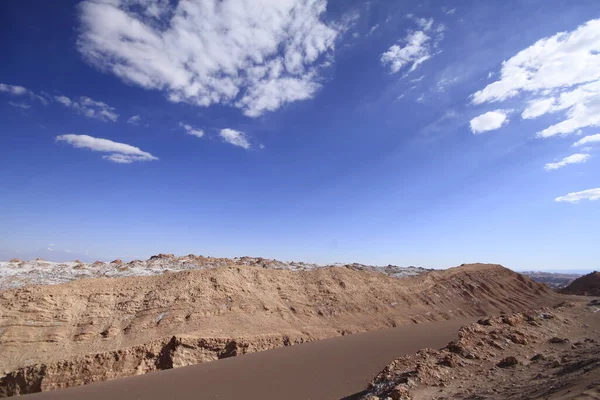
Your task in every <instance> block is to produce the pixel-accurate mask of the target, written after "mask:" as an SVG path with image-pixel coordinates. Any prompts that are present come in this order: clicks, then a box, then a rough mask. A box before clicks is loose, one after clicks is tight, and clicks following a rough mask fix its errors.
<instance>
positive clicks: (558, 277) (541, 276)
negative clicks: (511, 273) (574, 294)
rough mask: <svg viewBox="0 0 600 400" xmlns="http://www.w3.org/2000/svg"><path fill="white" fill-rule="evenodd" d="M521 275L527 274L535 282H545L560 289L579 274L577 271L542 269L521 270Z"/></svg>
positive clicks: (553, 287)
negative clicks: (549, 270)
mask: <svg viewBox="0 0 600 400" xmlns="http://www.w3.org/2000/svg"><path fill="white" fill-rule="evenodd" d="M521 274H522V275H525V276H528V277H529V278H531V279H533V280H534V281H536V282H540V283H545V284H546V285H548V286H549V287H551V288H552V289H560V288H564V287H565V286H567V285H569V284H570V283H571V282H573V281H574V280H575V279H577V278H579V277H580V276H581V274H577V273H566V274H565V273H557V272H542V271H523V272H521Z"/></svg>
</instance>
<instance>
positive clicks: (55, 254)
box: [0, 247, 98, 262]
mask: <svg viewBox="0 0 600 400" xmlns="http://www.w3.org/2000/svg"><path fill="white" fill-rule="evenodd" d="M13 258H18V259H19V260H23V261H29V260H35V259H36V258H41V259H43V260H46V261H52V262H68V261H75V260H79V261H83V262H94V261H96V260H98V259H97V258H94V257H90V256H89V255H85V254H81V253H74V252H71V251H68V250H61V249H55V248H53V247H47V248H45V249H39V250H37V251H33V252H29V253H16V252H11V251H2V252H0V261H9V260H12V259H13Z"/></svg>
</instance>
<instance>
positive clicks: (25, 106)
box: [8, 101, 31, 110]
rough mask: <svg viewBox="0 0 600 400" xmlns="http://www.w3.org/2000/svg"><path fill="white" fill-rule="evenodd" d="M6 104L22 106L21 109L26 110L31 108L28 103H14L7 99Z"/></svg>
mask: <svg viewBox="0 0 600 400" xmlns="http://www.w3.org/2000/svg"><path fill="white" fill-rule="evenodd" d="M8 104H10V105H11V106H13V107H19V108H22V109H23V110H27V109H28V108H31V106H30V105H29V104H25V103H15V102H14V101H9V102H8Z"/></svg>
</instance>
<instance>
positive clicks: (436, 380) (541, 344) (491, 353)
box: [361, 304, 600, 400]
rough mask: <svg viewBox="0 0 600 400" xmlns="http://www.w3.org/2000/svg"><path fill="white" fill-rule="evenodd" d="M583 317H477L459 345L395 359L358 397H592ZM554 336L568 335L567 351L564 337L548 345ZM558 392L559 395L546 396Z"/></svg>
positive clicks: (595, 349)
mask: <svg viewBox="0 0 600 400" xmlns="http://www.w3.org/2000/svg"><path fill="white" fill-rule="evenodd" d="M586 314H589V311H587V310H586V309H585V308H584V307H583V305H582V304H579V305H578V307H577V309H572V308H571V309H567V308H565V307H564V306H560V307H557V308H553V309H549V308H544V309H539V310H531V311H527V312H521V313H516V314H512V315H508V316H501V317H491V318H485V319H481V320H479V321H478V322H477V323H474V324H471V325H467V326H465V327H463V328H462V329H461V330H460V331H459V340H458V341H455V342H451V343H449V344H448V346H446V347H445V348H443V349H441V350H434V349H423V350H420V351H419V352H417V353H415V354H411V355H407V356H404V357H400V358H398V359H396V360H394V361H393V362H392V363H391V364H389V365H388V366H387V367H385V368H384V369H383V370H382V371H381V372H380V373H379V374H378V375H377V376H376V377H375V379H373V380H372V381H371V383H370V384H369V387H368V388H367V390H366V391H365V392H364V393H363V395H362V397H361V398H363V399H367V400H378V399H390V398H391V399H405V400H408V399H421V398H433V397H437V396H440V398H452V399H480V398H486V399H497V400H500V399H525V398H526V399H534V398H535V399H537V398H557V399H558V398H576V393H578V391H579V392H583V391H585V390H587V389H590V388H593V387H596V391H593V390H592V391H590V393H591V392H594V393H598V389H600V382H599V381H598V380H597V379H594V378H597V377H598V373H600V340H598V339H600V338H599V337H598V333H597V332H596V331H594V330H593V329H592V328H590V327H589V326H587V325H586V324H582V322H583V321H584V320H585V319H587V318H589V316H586ZM559 332H569V334H570V336H571V338H572V341H573V345H571V346H565V343H569V342H570V340H569V339H566V338H562V339H561V340H554V339H555V338H556V336H555V335H556V334H557V333H559ZM594 381H595V382H594ZM576 382H580V383H583V384H582V385H579V386H580V387H577V386H578V385H576ZM590 382H592V385H588V384H589V383H590ZM562 388H565V392H566V391H567V390H568V394H567V396H566V397H560V396H557V397H551V396H550V395H551V394H555V393H556V392H559V391H560V390H561V389H562ZM434 393H435V396H434V395H433V394H434ZM584 397H585V396H584ZM584 397H582V398H584ZM585 398H587V397H585Z"/></svg>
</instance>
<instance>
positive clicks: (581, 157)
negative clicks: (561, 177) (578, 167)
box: [544, 153, 590, 171]
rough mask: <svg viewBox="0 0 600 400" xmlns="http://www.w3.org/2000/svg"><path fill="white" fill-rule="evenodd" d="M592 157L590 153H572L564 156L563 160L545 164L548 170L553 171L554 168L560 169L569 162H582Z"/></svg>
mask: <svg viewBox="0 0 600 400" xmlns="http://www.w3.org/2000/svg"><path fill="white" fill-rule="evenodd" d="M589 158H590V155H589V154H583V153H577V154H572V155H570V156H568V157H565V158H563V159H562V160H561V161H559V162H556V163H548V164H546V165H545V166H544V169H545V170H546V171H552V170H554V169H559V168H562V167H564V166H567V165H569V164H580V163H584V162H586V161H587V160H588V159H589Z"/></svg>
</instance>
